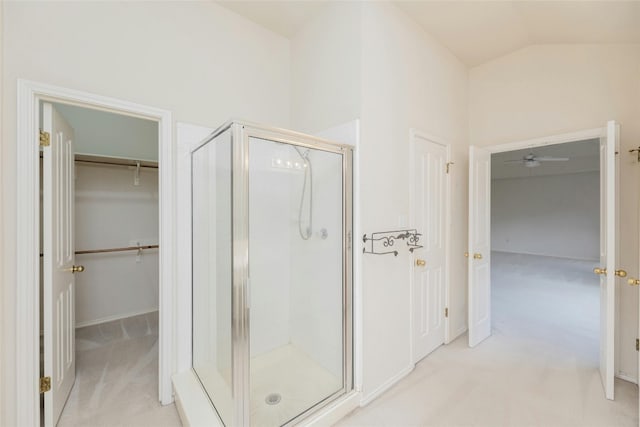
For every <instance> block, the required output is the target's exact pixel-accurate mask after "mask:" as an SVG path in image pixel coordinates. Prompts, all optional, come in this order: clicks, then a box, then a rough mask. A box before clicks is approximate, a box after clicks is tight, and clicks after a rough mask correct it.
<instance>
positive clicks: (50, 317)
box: [42, 103, 84, 426]
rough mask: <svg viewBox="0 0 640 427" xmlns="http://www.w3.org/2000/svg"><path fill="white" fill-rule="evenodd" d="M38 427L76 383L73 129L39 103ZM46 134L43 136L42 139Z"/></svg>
mask: <svg viewBox="0 0 640 427" xmlns="http://www.w3.org/2000/svg"><path fill="white" fill-rule="evenodd" d="M43 130H44V132H46V133H48V134H49V142H48V144H49V145H47V143H46V142H45V143H44V144H43V145H44V147H43V176H42V189H43V210H42V212H43V247H42V250H43V254H44V259H43V261H44V264H43V265H44V266H43V269H44V270H43V273H44V283H43V301H42V304H43V327H44V378H45V379H47V378H48V380H49V384H50V386H49V387H47V386H45V387H44V390H46V389H47V388H49V390H48V391H45V393H44V425H45V426H55V425H56V423H57V422H58V418H60V413H61V412H62V408H63V407H64V404H65V402H66V401H67V398H68V397H69V393H70V392H71V387H73V383H74V381H75V378H76V358H75V313H74V311H75V310H74V304H75V280H74V276H73V275H74V273H75V272H77V271H82V270H84V269H83V268H82V267H76V266H74V260H75V254H74V251H75V248H74V246H75V245H74V236H73V229H74V221H73V217H74V215H73V213H74V163H73V162H74V149H73V129H72V128H71V126H69V124H68V123H67V122H66V120H64V118H63V117H62V116H61V115H60V114H59V113H58V112H57V111H56V109H55V108H54V107H53V105H51V104H48V103H44V104H43ZM45 135H46V134H45Z"/></svg>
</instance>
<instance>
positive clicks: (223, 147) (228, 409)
mask: <svg viewBox="0 0 640 427" xmlns="http://www.w3.org/2000/svg"><path fill="white" fill-rule="evenodd" d="M231 153H232V143H231V130H227V131H225V132H223V133H221V134H220V135H218V136H217V137H216V138H214V139H213V140H212V141H210V142H208V143H206V144H204V145H202V146H201V147H199V148H198V149H197V150H196V151H194V152H192V154H191V161H192V262H193V266H192V275H193V277H192V280H193V283H192V293H193V294H192V298H193V301H192V304H193V347H192V364H193V369H194V370H195V372H196V374H197V375H198V378H199V379H200V382H201V384H202V386H203V387H204V389H205V390H206V392H207V394H208V396H209V399H211V402H212V403H213V405H214V407H215V409H216V411H217V412H218V415H219V417H220V419H221V420H222V422H223V423H224V424H225V425H234V416H235V413H234V412H235V406H234V400H233V393H232V390H233V370H232V368H233V362H232V355H233V350H232V344H233V342H232V324H231V322H232V313H231V310H232V252H231V251H232V217H231V214H232V209H231V203H232V179H231V176H232V168H231Z"/></svg>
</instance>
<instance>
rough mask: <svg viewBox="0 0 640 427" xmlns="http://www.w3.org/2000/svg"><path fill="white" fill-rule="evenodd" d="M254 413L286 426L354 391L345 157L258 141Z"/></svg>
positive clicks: (251, 148) (252, 256) (262, 421)
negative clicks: (349, 382) (348, 366)
mask: <svg viewBox="0 0 640 427" xmlns="http://www.w3.org/2000/svg"><path fill="white" fill-rule="evenodd" d="M248 158H249V171H248V191H249V195H248V196H249V197H248V208H249V211H248V218H249V229H248V231H249V270H248V278H249V285H248V286H249V288H250V289H249V292H248V298H249V306H250V319H249V349H250V350H249V353H250V354H249V357H250V360H249V387H250V390H249V398H250V399H249V400H250V402H249V408H248V411H249V416H250V423H251V425H259V426H280V425H283V424H286V423H288V422H290V421H291V420H293V419H295V418H296V417H298V416H300V415H301V414H304V413H305V412H306V411H308V410H310V409H311V408H313V407H314V406H316V405H318V404H320V403H321V402H323V401H325V400H327V399H329V398H331V397H332V396H335V395H336V394H337V393H340V392H341V391H343V390H344V389H345V387H346V384H345V381H346V379H345V378H346V372H345V360H344V357H345V356H344V355H345V341H346V337H345V333H344V331H345V315H344V313H345V309H344V307H345V304H346V303H347V302H346V298H347V297H346V294H345V287H344V286H343V284H344V280H343V279H344V271H343V260H344V252H343V251H344V246H343V242H344V228H343V219H344V218H343V184H344V183H343V172H342V171H343V161H344V159H343V154H342V153H341V152H337V151H325V150H321V149H314V148H310V147H305V146H298V145H292V144H286V143H281V142H274V141H270V140H267V139H261V138H256V137H250V138H249V143H248Z"/></svg>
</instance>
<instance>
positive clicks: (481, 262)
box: [468, 146, 491, 347]
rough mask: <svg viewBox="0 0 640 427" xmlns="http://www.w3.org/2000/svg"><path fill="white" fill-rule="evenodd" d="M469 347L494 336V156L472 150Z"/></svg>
mask: <svg viewBox="0 0 640 427" xmlns="http://www.w3.org/2000/svg"><path fill="white" fill-rule="evenodd" d="M468 251H469V252H468V277H469V278H468V286H469V290H468V292H469V306H468V310H469V346H470V347H474V346H475V345H477V344H479V343H480V342H482V341H483V340H484V339H486V338H488V337H489V336H490V335H491V152H490V151H488V150H486V149H482V148H478V147H474V146H471V147H469V245H468Z"/></svg>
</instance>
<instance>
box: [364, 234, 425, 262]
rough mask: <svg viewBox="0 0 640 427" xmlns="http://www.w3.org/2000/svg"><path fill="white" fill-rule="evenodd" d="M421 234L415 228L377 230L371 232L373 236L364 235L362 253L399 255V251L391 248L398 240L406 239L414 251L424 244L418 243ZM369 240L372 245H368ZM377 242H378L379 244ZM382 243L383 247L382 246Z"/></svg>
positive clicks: (411, 250)
mask: <svg viewBox="0 0 640 427" xmlns="http://www.w3.org/2000/svg"><path fill="white" fill-rule="evenodd" d="M420 236H422V234H420V233H418V230H416V229H415V228H413V229H408V230H397V231H377V232H375V233H371V237H367V235H366V234H365V235H364V236H362V242H363V243H364V244H365V247H364V248H362V253H363V254H373V255H388V254H393V256H398V251H397V250H395V249H391V248H392V247H393V246H394V244H395V242H396V240H406V245H407V246H408V247H409V252H411V253H413V251H414V250H415V249H420V248H421V247H422V245H419V244H418V242H419V240H420ZM368 242H370V245H367V243H368ZM376 242H378V244H377V245H376ZM380 245H382V247H380ZM367 249H369V250H367Z"/></svg>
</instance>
